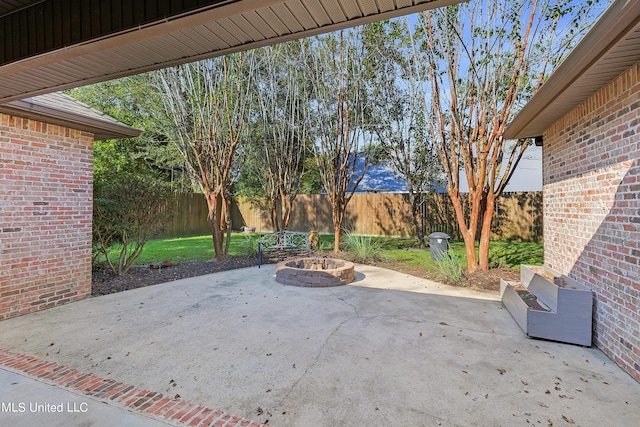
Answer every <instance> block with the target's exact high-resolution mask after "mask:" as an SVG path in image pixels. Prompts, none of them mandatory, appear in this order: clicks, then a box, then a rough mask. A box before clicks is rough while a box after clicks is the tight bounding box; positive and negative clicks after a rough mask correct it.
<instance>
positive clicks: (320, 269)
mask: <svg viewBox="0 0 640 427" xmlns="http://www.w3.org/2000/svg"><path fill="white" fill-rule="evenodd" d="M354 280H355V272H354V270H353V263H352V262H349V261H343V260H341V259H335V258H298V259H294V260H290V261H282V262H279V263H278V264H277V265H276V281H277V282H279V283H282V284H283V285H291V286H302V287H311V288H324V287H329V286H340V285H346V284H347V283H351V282H353V281H354Z"/></svg>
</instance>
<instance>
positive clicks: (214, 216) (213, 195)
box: [206, 191, 224, 260]
mask: <svg viewBox="0 0 640 427" xmlns="http://www.w3.org/2000/svg"><path fill="white" fill-rule="evenodd" d="M206 198H207V205H208V206H209V218H210V220H211V238H212V240H213V250H214V253H215V256H216V258H217V259H218V260H221V259H223V258H224V250H223V249H224V248H223V235H222V230H221V228H220V223H221V221H222V197H221V195H220V193H219V192H217V191H209V192H208V193H207V194H206Z"/></svg>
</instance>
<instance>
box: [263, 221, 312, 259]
mask: <svg viewBox="0 0 640 427" xmlns="http://www.w3.org/2000/svg"><path fill="white" fill-rule="evenodd" d="M290 251H298V252H301V251H306V252H307V256H311V243H310V242H309V233H304V232H300V231H287V230H283V231H277V232H275V233H270V234H262V235H261V236H260V238H259V239H258V268H260V265H262V256H263V253H265V252H290Z"/></svg>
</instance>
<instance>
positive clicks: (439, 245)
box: [429, 232, 451, 261]
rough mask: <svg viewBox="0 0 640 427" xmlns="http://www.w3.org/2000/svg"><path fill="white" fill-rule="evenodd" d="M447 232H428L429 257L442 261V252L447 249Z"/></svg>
mask: <svg viewBox="0 0 640 427" xmlns="http://www.w3.org/2000/svg"><path fill="white" fill-rule="evenodd" d="M450 238H451V237H450V236H449V235H448V234H447V233H442V232H437V233H431V234H429V247H430V248H431V259H432V260H434V261H442V254H444V253H445V252H447V251H448V250H449V239H450Z"/></svg>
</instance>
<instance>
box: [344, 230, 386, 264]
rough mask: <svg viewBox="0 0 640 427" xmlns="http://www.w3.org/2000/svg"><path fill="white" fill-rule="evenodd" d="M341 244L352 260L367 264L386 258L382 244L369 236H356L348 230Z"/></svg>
mask: <svg viewBox="0 0 640 427" xmlns="http://www.w3.org/2000/svg"><path fill="white" fill-rule="evenodd" d="M343 244H344V248H345V249H346V250H347V251H349V252H350V255H351V259H352V261H354V262H359V263H363V264H367V263H373V262H377V261H384V260H385V259H386V258H385V256H384V249H383V248H382V245H381V244H380V243H379V242H378V241H376V240H374V239H373V238H372V237H370V236H358V235H355V234H353V233H351V232H348V233H346V235H345V237H344V241H343Z"/></svg>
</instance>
